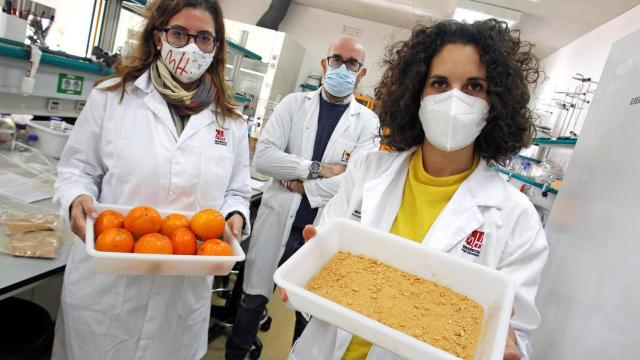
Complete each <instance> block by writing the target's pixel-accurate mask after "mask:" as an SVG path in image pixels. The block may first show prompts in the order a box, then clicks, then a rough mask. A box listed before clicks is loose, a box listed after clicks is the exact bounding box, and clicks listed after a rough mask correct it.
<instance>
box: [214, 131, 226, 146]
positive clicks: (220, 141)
mask: <svg viewBox="0 0 640 360" xmlns="http://www.w3.org/2000/svg"><path fill="white" fill-rule="evenodd" d="M214 143H215V144H216V145H224V146H227V139H225V138H224V130H222V129H216V137H215V140H214Z"/></svg>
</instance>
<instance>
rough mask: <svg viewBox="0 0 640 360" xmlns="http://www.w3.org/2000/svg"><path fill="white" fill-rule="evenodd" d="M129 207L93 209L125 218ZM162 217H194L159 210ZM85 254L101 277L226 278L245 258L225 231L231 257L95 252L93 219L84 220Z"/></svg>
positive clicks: (183, 213)
mask: <svg viewBox="0 0 640 360" xmlns="http://www.w3.org/2000/svg"><path fill="white" fill-rule="evenodd" d="M131 208H132V207H128V206H119V205H109V204H96V205H95V209H96V211H97V212H98V214H100V213H101V212H102V211H104V210H107V209H111V210H116V211H119V212H121V213H122V214H123V215H125V216H126V215H127V213H128V212H129V210H130V209H131ZM158 212H159V213H160V215H161V216H162V217H165V216H166V215H168V214H170V213H176V214H182V215H185V216H186V217H188V218H189V219H191V217H192V216H193V215H194V213H189V212H181V211H170V210H160V209H158ZM86 228H87V229H86V235H85V240H86V247H87V253H88V254H89V255H90V256H93V257H94V258H95V260H96V270H97V271H98V272H100V273H109V274H125V275H187V276H190V275H193V276H202V275H219V276H221V275H227V274H229V272H230V271H231V269H232V268H233V265H235V263H236V262H238V261H243V260H244V258H245V254H244V251H242V248H241V247H240V243H239V242H238V240H236V239H235V238H234V237H233V235H232V234H231V231H230V230H229V229H228V228H227V227H225V229H224V241H226V242H228V243H229V245H231V249H232V250H233V255H232V256H200V255H161V254H157V255H156V254H134V253H116V252H105V251H98V250H96V249H95V247H94V233H93V219H90V218H88V217H87V224H86Z"/></svg>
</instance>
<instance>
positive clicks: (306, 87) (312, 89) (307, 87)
mask: <svg viewBox="0 0 640 360" xmlns="http://www.w3.org/2000/svg"><path fill="white" fill-rule="evenodd" d="M300 87H301V88H303V89H305V90H311V91H316V90H318V89H319V88H318V87H317V86H314V85H309V84H300Z"/></svg>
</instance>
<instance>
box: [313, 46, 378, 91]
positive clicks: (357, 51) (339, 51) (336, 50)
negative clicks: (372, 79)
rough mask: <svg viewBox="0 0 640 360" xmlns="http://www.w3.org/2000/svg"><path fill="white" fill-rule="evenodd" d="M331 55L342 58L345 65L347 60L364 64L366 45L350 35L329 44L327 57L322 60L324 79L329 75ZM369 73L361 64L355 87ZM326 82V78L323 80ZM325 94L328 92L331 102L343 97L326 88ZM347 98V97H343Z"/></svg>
mask: <svg viewBox="0 0 640 360" xmlns="http://www.w3.org/2000/svg"><path fill="white" fill-rule="evenodd" d="M329 57H335V58H340V59H342V61H343V63H342V64H343V65H342V66H344V63H345V62H350V61H353V60H355V61H357V62H359V63H360V64H361V65H362V64H364V46H362V44H361V43H359V42H358V41H357V40H356V39H354V38H352V37H349V36H341V37H339V38H337V39H336V40H335V41H334V42H332V43H331V46H329V51H328V52H327V57H326V58H323V59H322V60H321V61H320V65H321V66H322V77H323V79H324V78H325V77H326V75H327V67H328V66H329V65H328V58H329ZM348 71H350V70H348ZM366 74H367V68H366V67H364V66H360V70H358V71H357V75H356V76H357V77H356V84H355V87H356V88H357V87H358V84H359V83H360V80H362V78H363V77H364V76H365V75H366ZM323 82H324V80H323ZM325 94H327V97H328V98H329V101H331V102H336V101H338V100H339V99H341V98H338V97H335V96H333V95H331V94H330V93H329V92H328V91H327V90H326V89H325ZM342 98H345V97H342Z"/></svg>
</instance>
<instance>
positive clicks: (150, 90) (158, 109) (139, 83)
mask: <svg viewBox="0 0 640 360" xmlns="http://www.w3.org/2000/svg"><path fill="white" fill-rule="evenodd" d="M133 85H134V86H135V87H137V88H138V89H140V90H142V92H144V93H145V94H146V95H144V100H143V101H144V103H145V104H146V105H147V107H148V108H149V109H150V110H151V111H152V112H153V113H154V114H155V115H156V116H155V117H156V119H158V121H160V122H161V123H162V124H164V126H166V127H167V128H168V130H169V132H170V133H171V135H172V136H173V140H174V141H178V132H177V130H176V125H175V124H174V123H173V119H172V118H171V113H170V112H169V105H168V104H167V102H166V101H165V100H164V98H163V97H162V95H160V93H159V92H158V91H157V90H156V89H155V87H154V86H153V83H152V82H151V76H150V75H149V70H147V71H145V72H144V73H143V74H142V75H140V77H138V78H137V79H136V81H135V82H134V83H133Z"/></svg>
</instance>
